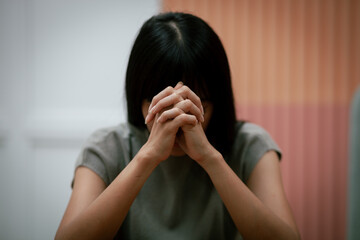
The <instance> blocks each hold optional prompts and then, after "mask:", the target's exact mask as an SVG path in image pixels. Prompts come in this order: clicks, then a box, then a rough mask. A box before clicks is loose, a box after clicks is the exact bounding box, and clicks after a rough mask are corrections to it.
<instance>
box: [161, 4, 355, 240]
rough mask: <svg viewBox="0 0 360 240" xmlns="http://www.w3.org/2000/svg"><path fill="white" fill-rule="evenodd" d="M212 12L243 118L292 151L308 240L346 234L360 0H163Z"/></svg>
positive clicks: (293, 191) (287, 170)
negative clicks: (349, 138) (228, 63)
mask: <svg viewBox="0 0 360 240" xmlns="http://www.w3.org/2000/svg"><path fill="white" fill-rule="evenodd" d="M162 5H163V11H186V12H190V13H193V14H195V15H197V16H199V17H201V18H203V19H204V20H206V21H207V22H208V23H209V24H210V25H211V26H212V27H213V28H214V30H215V31H216V32H217V33H218V35H219V36H220V38H221V40H222V42H223V44H224V46H225V49H226V51H227V54H228V57H229V61H230V65H231V71H232V80H233V87H234V94H235V100H236V108H237V116H238V118H239V119H246V120H249V121H252V122H255V123H258V124H260V125H262V126H263V127H265V128H266V129H267V130H268V131H269V132H270V134H271V135H272V136H273V137H274V139H275V140H276V141H277V142H278V144H279V145H280V147H281V148H282V150H283V160H282V162H281V167H282V172H283V179H284V185H285V190H286V193H287V196H288V199H289V201H290V204H291V206H292V209H293V211H294V214H295V218H296V221H297V224H298V226H299V229H300V231H301V235H302V238H303V239H344V238H345V236H346V202H347V184H348V183H347V167H348V162H347V161H348V135H349V134H348V131H349V129H348V126H349V124H348V122H349V106H350V101H351V98H352V96H353V94H354V91H355V89H356V87H357V86H359V85H360V46H359V43H360V1H356V0H355V1H350V0H349V1H340V0H339V1H335V0H329V1H321V0H303V1H291V0H288V1H287V0H279V1H276V0H182V1H180V0H178V1H176V0H163V2H162Z"/></svg>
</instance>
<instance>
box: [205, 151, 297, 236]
mask: <svg viewBox="0 0 360 240" xmlns="http://www.w3.org/2000/svg"><path fill="white" fill-rule="evenodd" d="M210 158H212V159H211V160H210V161H206V162H203V163H202V167H203V168H204V169H205V171H206V172H207V173H208V174H209V176H210V178H211V180H212V182H213V184H214V186H215V188H216V189H217V191H218V193H219V195H220V197H221V198H222V200H223V202H224V204H225V206H226V208H227V210H228V211H229V213H230V216H231V217H232V219H233V221H234V223H235V225H236V227H237V229H238V231H239V232H240V233H241V234H242V236H243V237H244V238H245V239H297V238H298V235H297V232H296V231H294V230H293V229H292V228H291V227H290V226H289V225H288V224H287V223H286V222H284V221H283V220H282V219H281V218H279V217H278V216H277V215H276V214H274V213H273V212H272V211H271V210H270V209H269V208H267V207H266V206H265V205H264V204H263V203H262V202H261V201H260V200H259V199H258V198H257V197H256V196H255V195H254V194H253V193H252V192H251V191H250V190H249V188H248V187H247V186H246V185H245V184H244V183H243V182H242V181H241V180H240V179H239V178H238V176H237V175H236V174H235V173H234V171H233V170H232V169H231V168H230V167H229V166H228V164H227V163H226V162H225V160H224V159H223V158H222V156H221V154H214V155H213V156H211V157H210ZM208 160H209V159H208Z"/></svg>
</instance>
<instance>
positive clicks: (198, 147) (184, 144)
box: [177, 123, 217, 165]
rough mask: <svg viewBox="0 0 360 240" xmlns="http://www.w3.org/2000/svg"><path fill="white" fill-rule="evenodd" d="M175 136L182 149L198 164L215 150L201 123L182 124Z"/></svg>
mask: <svg viewBox="0 0 360 240" xmlns="http://www.w3.org/2000/svg"><path fill="white" fill-rule="evenodd" d="M181 130H182V132H181V133H179V135H178V136H177V142H178V144H179V145H180V147H181V148H182V149H183V151H184V152H185V153H186V154H187V155H188V156H189V157H190V158H192V159H193V160H195V161H196V162H198V163H199V164H200V165H202V164H203V163H204V161H206V159H209V157H210V156H212V155H213V154H214V153H217V150H216V149H215V148H214V147H213V146H212V145H211V144H210V142H209V141H208V139H207V137H206V135H205V132H204V129H203V127H202V124H201V123H198V124H196V125H184V126H183V127H181Z"/></svg>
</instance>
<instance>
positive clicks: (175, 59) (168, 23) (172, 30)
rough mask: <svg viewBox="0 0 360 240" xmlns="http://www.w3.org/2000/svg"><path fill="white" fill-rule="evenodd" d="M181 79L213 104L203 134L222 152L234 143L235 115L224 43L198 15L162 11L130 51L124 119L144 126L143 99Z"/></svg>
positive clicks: (148, 25) (150, 21)
mask: <svg viewBox="0 0 360 240" xmlns="http://www.w3.org/2000/svg"><path fill="white" fill-rule="evenodd" d="M179 81H182V82H183V83H184V84H185V85H187V86H188V87H189V88H190V89H192V90H193V91H194V92H195V93H196V94H197V95H198V96H199V97H200V98H201V99H202V100H206V101H210V102H211V103H212V104H213V114H212V117H211V120H210V122H209V125H208V127H207V129H206V135H207V138H208V139H209V141H210V143H211V144H212V145H213V146H214V147H215V148H216V149H217V150H218V151H220V152H221V153H222V154H226V153H227V152H228V151H229V150H230V147H231V146H232V143H233V138H234V128H235V122H236V116H235V108H234V97H233V92H232V87H231V76H230V68H229V63H228V59H227V57H226V53H225V50H224V47H223V45H222V43H221V41H220V39H219V37H218V36H217V34H216V33H215V32H214V31H213V30H212V28H211V27H210V26H209V25H208V24H207V23H206V22H205V21H203V20H202V19H200V18H198V17H196V16H194V15H191V14H187V13H173V12H170V13H162V14H159V15H156V16H153V17H151V18H150V19H149V20H147V21H146V22H145V23H144V25H143V26H142V28H141V29H140V32H139V34H138V36H137V38H136V40H135V42H134V45H133V48H132V51H131V54H130V58H129V63H128V67H127V72H126V98H127V111H128V121H129V122H130V123H131V124H133V125H135V126H137V127H141V128H142V127H144V128H145V127H146V126H145V124H144V117H143V115H142V103H143V101H144V100H149V101H151V99H152V98H153V97H154V96H155V95H156V94H157V93H159V92H160V91H162V90H163V89H164V88H166V87H167V86H175V85H176V84H177V82H179Z"/></svg>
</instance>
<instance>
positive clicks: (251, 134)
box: [235, 122, 273, 142]
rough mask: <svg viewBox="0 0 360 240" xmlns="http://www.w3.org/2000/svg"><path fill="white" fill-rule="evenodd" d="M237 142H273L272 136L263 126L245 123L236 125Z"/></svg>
mask: <svg viewBox="0 0 360 240" xmlns="http://www.w3.org/2000/svg"><path fill="white" fill-rule="evenodd" d="M235 129H236V133H235V141H241V142H249V141H253V140H263V141H273V140H272V138H271V136H270V134H269V133H268V132H267V131H266V130H265V129H264V128H263V127H261V126H259V125H257V124H255V123H250V122H244V123H243V124H241V123H240V122H237V123H236V127H235Z"/></svg>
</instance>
